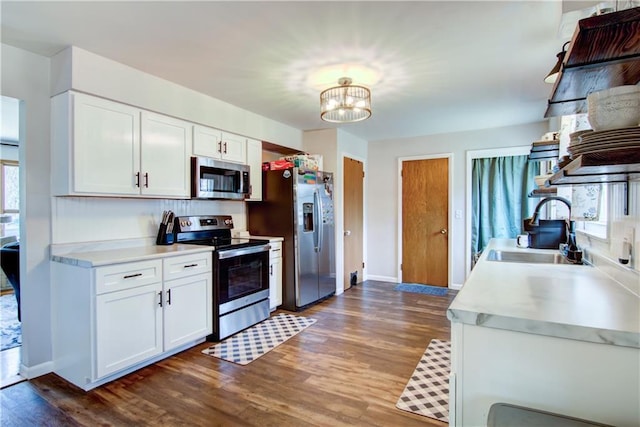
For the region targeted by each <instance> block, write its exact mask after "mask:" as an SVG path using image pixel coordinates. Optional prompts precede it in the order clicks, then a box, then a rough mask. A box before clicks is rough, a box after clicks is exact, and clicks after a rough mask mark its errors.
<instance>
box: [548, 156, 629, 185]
mask: <svg viewBox="0 0 640 427" xmlns="http://www.w3.org/2000/svg"><path fill="white" fill-rule="evenodd" d="M636 174H637V175H640V150H638V149H637V148H625V149H619V150H609V151H603V152H597V153H586V154H582V155H580V156H578V157H576V158H575V159H573V160H572V161H571V162H570V163H569V164H568V165H566V166H565V167H564V168H562V169H561V170H560V171H558V172H557V173H555V174H553V175H552V176H551V178H549V179H548V180H547V182H546V186H547V187H549V186H552V185H570V184H595V183H609V182H628V181H629V178H630V177H632V176H634V175H636Z"/></svg>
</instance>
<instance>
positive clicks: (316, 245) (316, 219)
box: [313, 190, 321, 252]
mask: <svg viewBox="0 0 640 427" xmlns="http://www.w3.org/2000/svg"><path fill="white" fill-rule="evenodd" d="M319 207H320V197H318V190H313V246H314V247H313V249H314V250H315V251H316V252H320V236H321V234H320V232H319V230H318V228H319V227H320V221H319V217H318V215H319V213H320V212H319Z"/></svg>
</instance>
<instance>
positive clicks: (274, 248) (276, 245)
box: [269, 242, 282, 258]
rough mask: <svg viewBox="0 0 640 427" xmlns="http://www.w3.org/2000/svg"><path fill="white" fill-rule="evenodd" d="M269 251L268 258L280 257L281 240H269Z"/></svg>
mask: <svg viewBox="0 0 640 427" xmlns="http://www.w3.org/2000/svg"><path fill="white" fill-rule="evenodd" d="M269 244H270V245H271V251H269V258H281V257H282V242H270V243H269Z"/></svg>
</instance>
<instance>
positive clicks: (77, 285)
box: [52, 252, 213, 390]
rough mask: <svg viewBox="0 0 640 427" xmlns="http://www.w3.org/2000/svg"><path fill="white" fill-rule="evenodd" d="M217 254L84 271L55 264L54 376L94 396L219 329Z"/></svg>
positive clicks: (188, 256) (176, 257)
mask: <svg viewBox="0 0 640 427" xmlns="http://www.w3.org/2000/svg"><path fill="white" fill-rule="evenodd" d="M211 281H212V274H211V252H203V253H198V254H192V255H181V256H173V257H168V258H164V260H163V259H160V258H158V259H153V260H148V261H139V262H129V263H122V264H114V265H108V266H104V267H94V268H83V267H78V266H74V265H70V264H63V263H58V262H53V263H52V283H53V310H52V311H53V327H52V330H53V360H54V372H56V373H57V374H58V375H60V376H61V377H63V378H65V379H67V380H68V381H70V382H71V383H73V384H75V385H77V386H78V387H81V388H83V389H84V390H90V389H92V388H94V387H96V386H99V385H101V384H104V383H106V382H108V381H111V380H113V379H115V378H117V377H119V376H122V375H124V374H127V373H129V372H131V371H133V370H135V369H138V368H140V367H142V366H144V365H147V364H149V363H153V362H154V361H157V360H160V359H162V358H164V357H167V356H169V355H171V354H174V353H175V352H177V351H181V350H183V349H186V348H188V347H190V346H192V345H195V344H196V343H197V342H199V341H202V340H203V339H204V338H205V337H206V336H207V335H209V334H211V333H212V331H213V323H212V306H213V301H212V286H211Z"/></svg>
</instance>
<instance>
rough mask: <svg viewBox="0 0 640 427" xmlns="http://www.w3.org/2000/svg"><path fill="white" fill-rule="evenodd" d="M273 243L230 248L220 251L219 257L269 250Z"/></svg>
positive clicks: (224, 257)
mask: <svg viewBox="0 0 640 427" xmlns="http://www.w3.org/2000/svg"><path fill="white" fill-rule="evenodd" d="M270 249H271V245H260V246H249V247H246V248H240V249H229V250H226V251H218V252H217V254H218V259H227V258H233V257H236V256H242V255H250V254H257V253H259V252H269V250H270Z"/></svg>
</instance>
